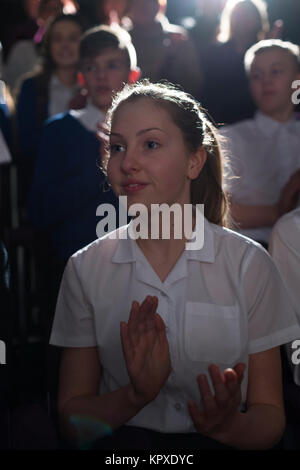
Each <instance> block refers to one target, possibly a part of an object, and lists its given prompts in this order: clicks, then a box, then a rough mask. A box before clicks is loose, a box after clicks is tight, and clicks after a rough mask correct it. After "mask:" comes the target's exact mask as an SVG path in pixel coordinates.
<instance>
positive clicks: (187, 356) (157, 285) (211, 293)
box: [50, 220, 300, 433]
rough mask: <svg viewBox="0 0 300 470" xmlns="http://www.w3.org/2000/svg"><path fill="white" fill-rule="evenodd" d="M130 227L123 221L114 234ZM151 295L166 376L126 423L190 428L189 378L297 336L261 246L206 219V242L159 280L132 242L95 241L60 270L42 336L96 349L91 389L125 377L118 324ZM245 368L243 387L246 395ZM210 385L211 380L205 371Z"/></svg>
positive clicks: (112, 385) (195, 392) (192, 387)
mask: <svg viewBox="0 0 300 470" xmlns="http://www.w3.org/2000/svg"><path fill="white" fill-rule="evenodd" d="M127 230H128V226H124V227H121V228H120V229H118V232H124V231H127ZM147 295H151V296H154V295H155V296H157V297H158V309H157V312H158V313H159V315H161V317H162V318H163V320H164V323H165V325H166V333H167V338H168V342H169V349H170V357H171V365H172V372H171V374H170V376H169V378H168V380H167V382H166V384H165V385H164V387H163V388H162V390H161V391H160V393H159V394H158V396H157V398H156V399H155V400H154V401H153V402H151V403H149V404H148V405H147V406H146V407H145V408H143V409H142V410H141V411H140V412H139V413H138V414H137V415H136V416H135V417H133V418H132V419H131V420H130V421H129V422H128V423H127V424H129V425H132V426H141V427H144V428H148V429H153V430H156V431H160V432H183V433H187V432H195V428H194V425H193V423H192V420H191V418H190V416H189V412H188V407H187V403H188V400H190V399H194V400H195V401H196V402H197V403H199V405H200V407H201V408H202V404H201V401H200V393H199V389H198V386H197V381H196V378H197V376H198V375H199V374H201V373H208V372H207V370H208V366H209V364H211V363H216V364H218V365H219V366H220V368H221V369H222V370H224V369H226V368H228V367H232V366H234V365H235V364H237V363H238V362H244V363H246V365H247V364H248V355H249V354H253V353H256V352H260V351H264V350H267V349H270V348H273V347H275V346H278V345H280V344H283V343H287V342H288V341H291V340H292V339H295V338H297V337H298V338H300V327H299V323H298V320H297V318H296V315H295V313H294V310H293V307H292V305H291V303H290V299H289V297H288V294H287V291H286V288H285V286H284V284H283V282H282V280H281V278H280V276H279V273H278V271H277V269H276V267H275V265H274V263H273V261H272V260H271V258H270V257H269V256H268V254H267V253H266V251H265V250H264V249H262V248H261V247H260V246H259V245H257V244H256V243H255V242H252V241H251V240H248V239H245V238H244V237H241V236H240V235H238V234H237V233H235V232H232V231H230V230H227V229H224V228H222V227H219V226H216V225H213V224H210V223H209V222H208V221H207V220H205V223H204V247H203V248H202V249H201V250H185V251H184V252H183V253H182V255H181V256H180V258H179V259H178V261H177V263H176V265H175V266H174V268H173V269H172V270H171V272H170V273H169V275H168V277H167V279H166V280H165V281H164V282H161V280H160V279H159V277H158V276H157V274H156V273H155V271H154V270H153V268H152V267H151V265H150V264H149V262H148V260H147V259H146V258H145V256H144V254H143V252H142V251H141V250H140V248H139V247H138V245H137V243H136V241H134V240H132V239H130V238H129V237H128V232H127V239H116V240H112V239H110V238H109V237H108V236H106V237H103V238H101V239H98V240H96V241H95V242H93V243H91V244H90V245H89V246H87V247H85V248H83V249H82V250H80V251H78V252H77V253H76V254H75V255H73V256H72V257H71V258H70V260H69V262H68V264H67V267H66V270H65V273H64V276H63V279H62V283H61V288H60V293H59V297H58V303H57V308H56V313H55V319H54V323H53V329H52V334H51V338H50V342H51V344H53V345H57V346H62V347H79V348H81V347H93V346H97V348H98V350H99V357H100V361H101V364H102V379H101V384H100V390H99V393H106V392H112V391H114V390H116V389H118V388H120V387H122V386H124V385H126V384H128V383H129V377H128V373H127V369H126V364H125V360H124V356H123V352H122V345H121V339H120V322H121V321H126V322H127V321H128V318H129V313H130V309H131V305H132V302H133V300H137V301H138V302H140V303H141V302H142V301H143V300H144V298H145V297H146V296H147ZM247 375H248V374H247V370H246V372H245V378H244V380H243V383H242V402H241V406H242V404H243V402H245V400H246V393H247V381H248V377H247ZM208 380H209V381H210V378H209V377H208Z"/></svg>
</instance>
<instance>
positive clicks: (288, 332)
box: [243, 246, 300, 354]
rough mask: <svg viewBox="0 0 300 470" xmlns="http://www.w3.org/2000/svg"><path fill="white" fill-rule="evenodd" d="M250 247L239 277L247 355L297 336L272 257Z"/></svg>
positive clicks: (299, 330) (296, 322)
mask: <svg viewBox="0 0 300 470" xmlns="http://www.w3.org/2000/svg"><path fill="white" fill-rule="evenodd" d="M252 249H253V251H252V254H251V255H250V259H249V260H248V261H247V266H245V271H244V277H243V287H244V292H245V299H246V308H247V312H248V338H249V354H253V353H256V352H261V351H265V350H267V349H271V348H274V347H276V346H279V345H281V344H286V343H288V342H289V341H292V340H294V339H297V338H300V326H299V319H297V316H296V312H295V310H294V308H293V305H292V303H291V300H290V297H289V295H288V292H287V290H286V287H285V285H284V283H283V281H282V279H281V277H280V274H279V272H278V270H277V268H276V266H275V264H274V262H273V260H272V259H271V258H270V256H269V255H268V253H267V252H266V251H265V250H264V249H262V248H261V249H260V248H257V247H255V246H254V247H253V248H252Z"/></svg>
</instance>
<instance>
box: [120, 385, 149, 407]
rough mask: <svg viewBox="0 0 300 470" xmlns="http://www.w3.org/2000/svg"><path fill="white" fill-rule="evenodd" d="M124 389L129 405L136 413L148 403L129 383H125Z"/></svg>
mask: <svg viewBox="0 0 300 470" xmlns="http://www.w3.org/2000/svg"><path fill="white" fill-rule="evenodd" d="M125 390H126V395H127V400H128V402H129V405H130V407H131V408H133V410H134V411H135V412H136V413H138V412H139V411H140V410H141V409H142V408H144V407H145V406H146V405H147V404H148V402H147V401H146V400H145V399H143V398H142V397H141V396H140V395H138V394H137V393H136V391H135V390H134V388H133V386H132V384H131V383H130V384H128V385H126V387H125Z"/></svg>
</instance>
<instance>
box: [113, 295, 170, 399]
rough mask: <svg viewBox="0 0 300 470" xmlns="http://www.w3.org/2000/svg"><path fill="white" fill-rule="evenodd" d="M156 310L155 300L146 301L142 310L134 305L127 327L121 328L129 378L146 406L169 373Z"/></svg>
mask: <svg viewBox="0 0 300 470" xmlns="http://www.w3.org/2000/svg"><path fill="white" fill-rule="evenodd" d="M156 309H157V298H151V297H148V298H146V299H145V300H144V302H143V303H142V305H141V306H139V304H138V303H137V302H133V305H132V309H131V312H130V317H129V321H128V324H126V323H122V324H121V339H122V345H123V352H124V357H125V361H126V365H127V370H128V374H129V377H130V380H131V383H132V386H133V388H134V391H135V393H136V396H137V397H138V398H139V399H140V400H142V401H144V402H145V403H148V402H150V401H152V400H154V399H155V397H156V396H157V394H158V393H159V391H160V389H161V387H162V386H163V385H164V383H165V381H166V380H167V378H168V376H169V374H170V370H171V366H170V354H169V345H168V341H167V338H166V333H165V325H164V322H163V320H162V318H161V317H160V316H159V315H158V314H157V313H156Z"/></svg>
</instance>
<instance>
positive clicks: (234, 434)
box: [211, 410, 245, 447]
mask: <svg viewBox="0 0 300 470" xmlns="http://www.w3.org/2000/svg"><path fill="white" fill-rule="evenodd" d="M244 414H245V413H241V412H240V411H239V410H237V411H236V412H235V414H234V415H231V416H230V417H229V418H228V420H227V421H226V423H224V426H222V428H223V429H222V430H219V431H217V432H216V433H214V435H213V436H211V437H212V438H213V439H215V440H216V441H219V442H220V443H221V444H225V445H227V446H230V447H236V446H237V443H238V442H239V439H240V435H241V433H242V432H243V429H242V428H243V426H242V424H243V423H242V422H243V417H244Z"/></svg>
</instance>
